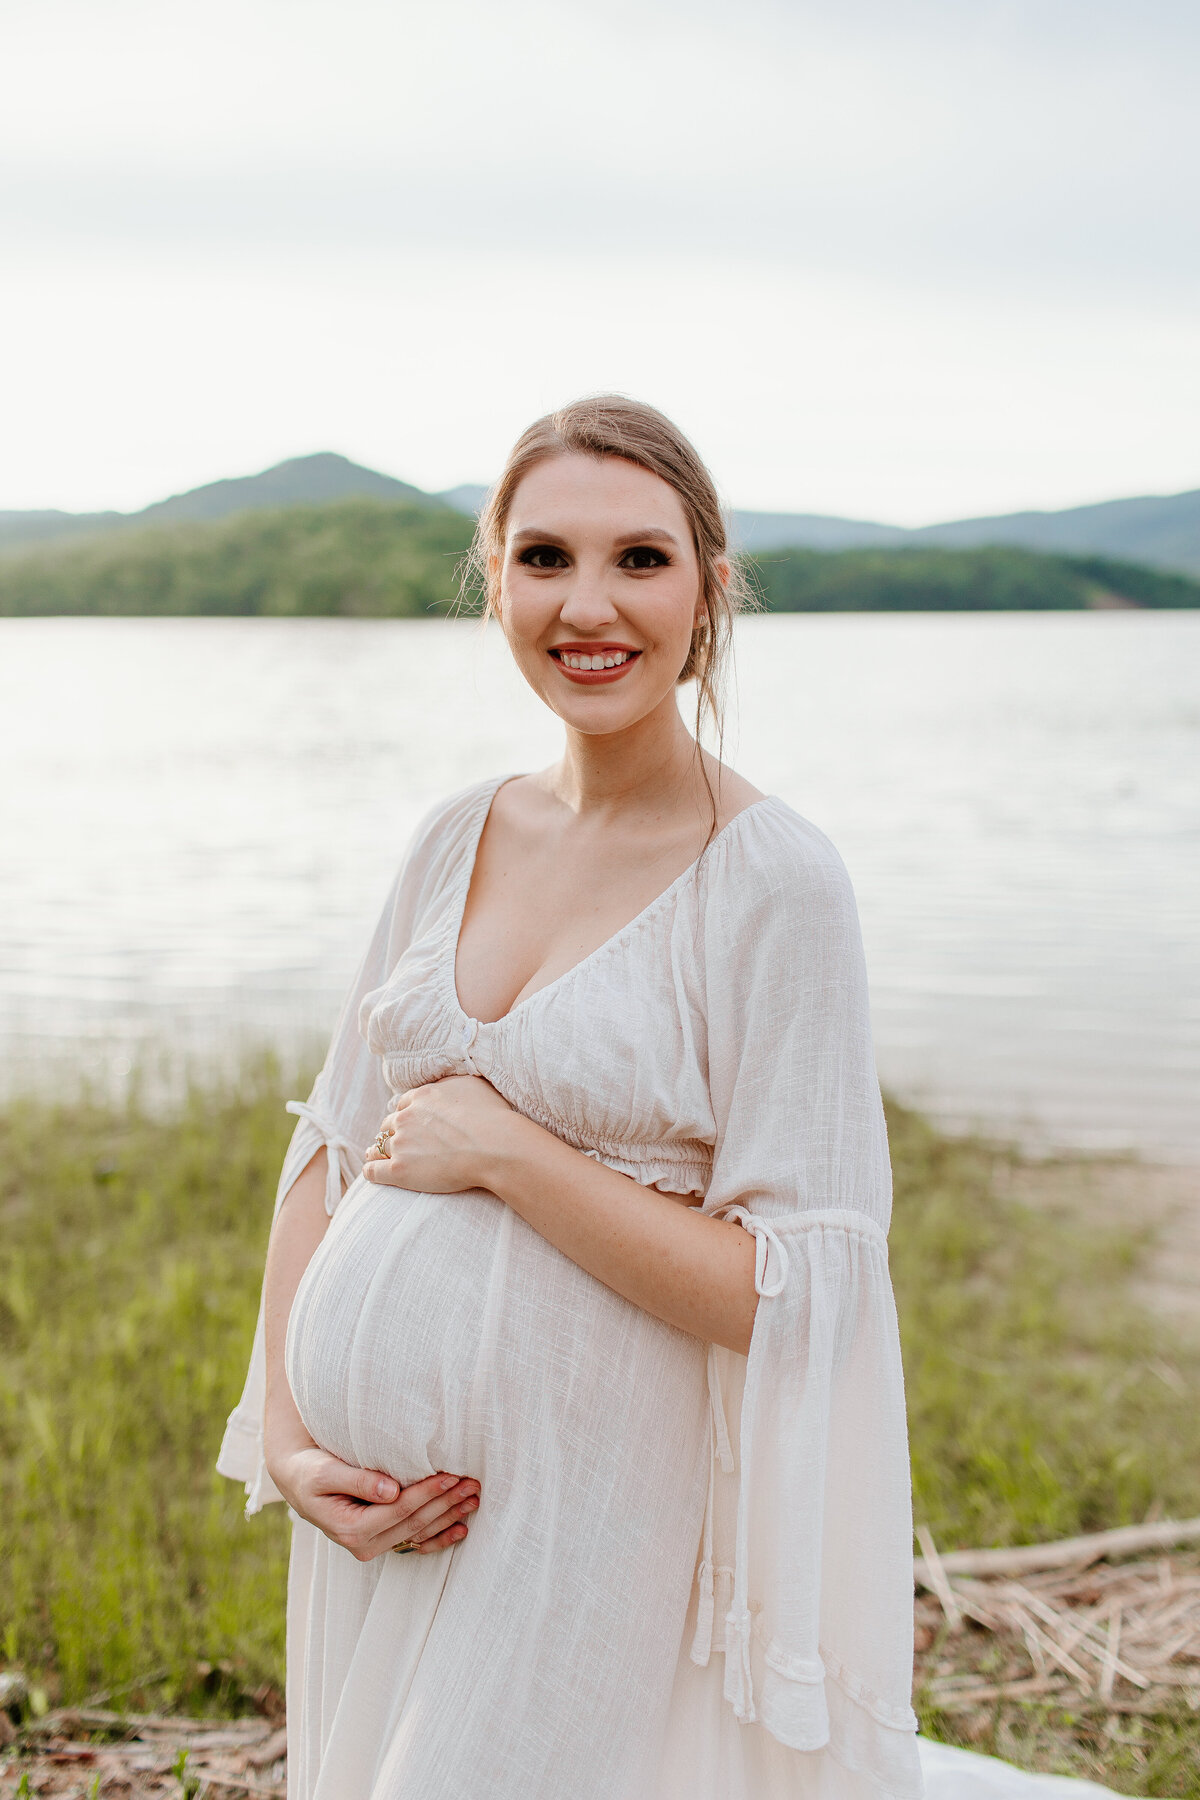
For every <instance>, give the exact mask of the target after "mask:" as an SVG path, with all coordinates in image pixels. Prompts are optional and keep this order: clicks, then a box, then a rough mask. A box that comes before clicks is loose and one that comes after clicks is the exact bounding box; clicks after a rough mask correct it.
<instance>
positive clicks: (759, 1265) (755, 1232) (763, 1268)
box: [721, 1206, 788, 1300]
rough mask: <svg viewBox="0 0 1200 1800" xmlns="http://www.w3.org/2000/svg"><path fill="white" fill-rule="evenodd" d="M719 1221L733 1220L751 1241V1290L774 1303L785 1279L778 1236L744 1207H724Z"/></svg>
mask: <svg viewBox="0 0 1200 1800" xmlns="http://www.w3.org/2000/svg"><path fill="white" fill-rule="evenodd" d="M721 1217H722V1218H723V1219H736V1220H737V1222H738V1224H739V1225H741V1226H743V1227H744V1228H745V1229H746V1230H747V1231H748V1232H749V1233H750V1234H751V1236H752V1237H753V1239H754V1286H755V1289H756V1291H757V1292H758V1293H759V1294H761V1296H762V1298H763V1299H764V1300H774V1299H775V1298H776V1296H777V1295H779V1294H782V1292H783V1290H784V1286H785V1284H786V1282H787V1278H788V1253H787V1251H786V1250H785V1249H784V1247H783V1240H782V1239H781V1237H780V1236H779V1233H778V1232H777V1231H776V1230H775V1227H774V1226H773V1225H769V1224H768V1223H767V1221H766V1220H765V1219H762V1218H760V1217H759V1216H758V1214H757V1213H752V1212H747V1210H746V1208H745V1207H744V1206H729V1207H726V1208H724V1209H723V1211H722V1213H721Z"/></svg>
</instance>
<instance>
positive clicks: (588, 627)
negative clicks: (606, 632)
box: [559, 570, 620, 631]
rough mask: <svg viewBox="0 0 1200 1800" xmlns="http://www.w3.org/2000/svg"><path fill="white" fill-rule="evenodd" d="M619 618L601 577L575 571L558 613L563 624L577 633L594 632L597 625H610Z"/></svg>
mask: <svg viewBox="0 0 1200 1800" xmlns="http://www.w3.org/2000/svg"><path fill="white" fill-rule="evenodd" d="M619 616H620V615H619V613H618V611H617V608H616V606H615V605H614V604H613V600H612V596H611V594H610V593H609V591H608V583H607V582H606V581H605V580H604V579H603V577H601V576H595V575H588V574H586V573H585V572H584V571H583V570H579V571H577V572H576V576H575V579H574V581H572V583H571V589H570V592H569V593H568V594H567V596H566V598H565V600H564V601H563V604H562V607H561V609H560V612H559V618H560V619H561V620H562V622H563V624H564V625H571V626H573V627H574V628H575V629H576V630H577V631H595V629H596V628H597V626H599V625H611V624H612V622H613V620H614V619H616V618H618V617H619Z"/></svg>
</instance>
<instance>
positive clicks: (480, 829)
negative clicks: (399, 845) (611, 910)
mask: <svg viewBox="0 0 1200 1800" xmlns="http://www.w3.org/2000/svg"><path fill="white" fill-rule="evenodd" d="M525 773H528V771H523V772H521V773H518V774H515V775H501V776H498V777H497V778H496V780H494V781H492V782H491V783H489V784H488V786H487V787H485V788H484V789H483V792H482V794H481V795H480V807H479V817H478V820H477V821H476V823H475V826H474V830H473V833H472V835H471V836H469V837H468V839H467V842H466V850H465V855H464V858H463V864H462V868H461V869H460V872H459V893H458V898H457V900H456V902H455V904H454V906H453V907H452V908H451V909H450V913H449V926H448V931H447V940H448V941H447V946H446V952H445V958H444V967H445V973H446V985H447V987H448V989H449V997H450V1001H451V1003H452V1005H453V1007H454V1011H455V1012H456V1013H457V1015H458V1017H459V1018H460V1019H461V1020H462V1021H463V1022H464V1023H465V1024H466V1025H468V1026H470V1027H471V1028H472V1029H473V1030H474V1031H484V1030H486V1029H488V1028H489V1027H491V1026H495V1025H503V1024H505V1023H506V1021H507V1020H509V1019H511V1018H514V1017H515V1016H516V1014H517V1013H519V1012H520V1011H521V1009H522V1008H523V1007H526V1006H529V1005H530V1004H531V1003H532V1002H533V1001H534V1000H537V999H539V998H540V997H541V996H542V995H543V994H548V993H550V991H551V990H552V989H553V988H557V987H560V986H561V985H562V984H563V983H564V982H565V981H568V980H569V979H570V978H571V977H572V976H574V975H577V974H578V973H579V971H580V970H581V969H584V968H586V967H587V965H588V964H589V963H591V962H593V961H595V959H596V958H597V957H599V956H602V955H603V954H604V952H605V951H607V950H611V949H612V948H613V946H614V945H615V944H618V943H620V941H621V939H622V938H624V937H626V936H627V935H628V934H629V933H630V932H631V931H633V930H634V929H635V927H637V926H639V925H640V924H641V923H642V922H643V920H644V919H646V918H647V917H648V916H649V915H650V914H651V913H653V912H656V911H657V910H658V908H659V907H660V906H661V905H662V904H663V902H664V901H665V900H669V899H670V898H671V896H672V895H673V894H674V893H675V892H676V890H677V889H679V888H680V887H682V886H683V883H684V882H685V881H687V880H688V879H689V878H690V877H691V876H693V875H694V874H695V873H696V871H697V869H698V868H699V867H700V864H701V862H702V860H703V859H704V857H705V856H706V855H707V854H708V852H709V851H710V850H712V849H714V848H715V846H716V845H717V844H719V843H720V841H721V839H722V838H723V837H725V836H726V834H727V833H728V832H730V831H732V830H733V827H734V826H735V825H736V824H737V823H738V821H739V820H741V819H744V818H745V817H746V814H747V813H751V812H756V811H757V810H758V808H759V807H761V806H770V805H772V804H774V802H775V801H776V795H774V794H764V795H763V796H762V798H761V800H751V802H750V804H749V805H748V806H743V807H742V809H741V811H740V812H735V813H734V815H733V817H732V819H728V820H726V822H725V824H724V825H722V827H721V829H720V831H718V832H716V833H715V835H714V836H713V837H712V838H710V839H709V841H708V843H707V844H706V845H705V846H704V849H703V850H702V851H701V852H700V854H699V856H696V857H694V858H693V859H692V861H691V862H690V863H689V864H688V866H687V868H686V869H681V870H680V872H679V874H678V875H676V877H675V879H674V881H672V882H669V883H668V885H667V886H666V887H665V888H664V889H663V890H662V892H661V893H660V894H656V895H655V896H654V898H653V900H648V901H647V902H646V905H645V906H643V907H642V908H641V909H640V911H638V912H636V913H634V915H633V917H632V918H631V919H628V920H627V921H626V922H625V924H624V925H621V926H619V927H618V929H617V930H616V931H614V932H611V933H610V934H609V936H608V937H606V938H605V939H604V940H603V942H602V943H599V944H597V945H596V947H595V949H594V950H589V951H588V953H587V955H586V956H581V957H580V959H579V961H578V962H575V963H572V964H571V966H570V968H569V969H564V970H563V971H562V973H561V974H559V975H555V976H554V977H553V978H552V979H551V980H550V981H547V982H543V984H542V986H541V987H538V988H534V990H533V992H532V993H531V994H526V995H524V996H523V997H522V998H521V999H519V1000H514V1001H513V1004H512V1005H511V1006H510V1007H509V1009H508V1011H507V1012H502V1013H501V1014H500V1016H499V1018H496V1019H477V1018H476V1017H475V1015H474V1014H473V1013H469V1012H468V1011H467V1009H466V1007H465V1006H464V1005H463V1003H462V1001H461V1000H460V999H459V997H458V946H459V941H460V939H461V937H462V929H463V920H464V918H465V916H466V910H467V898H468V896H469V894H470V892H471V882H472V881H473V880H474V877H475V866H476V864H477V862H478V861H479V846H480V844H481V842H482V841H483V834H484V831H485V830H486V828H487V822H488V819H489V818H490V816H491V811H492V802H493V801H494V800H495V798H496V795H497V794H498V793H499V792H500V789H501V788H502V787H507V785H508V783H509V782H510V781H521V780H523V778H524V774H525Z"/></svg>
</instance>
